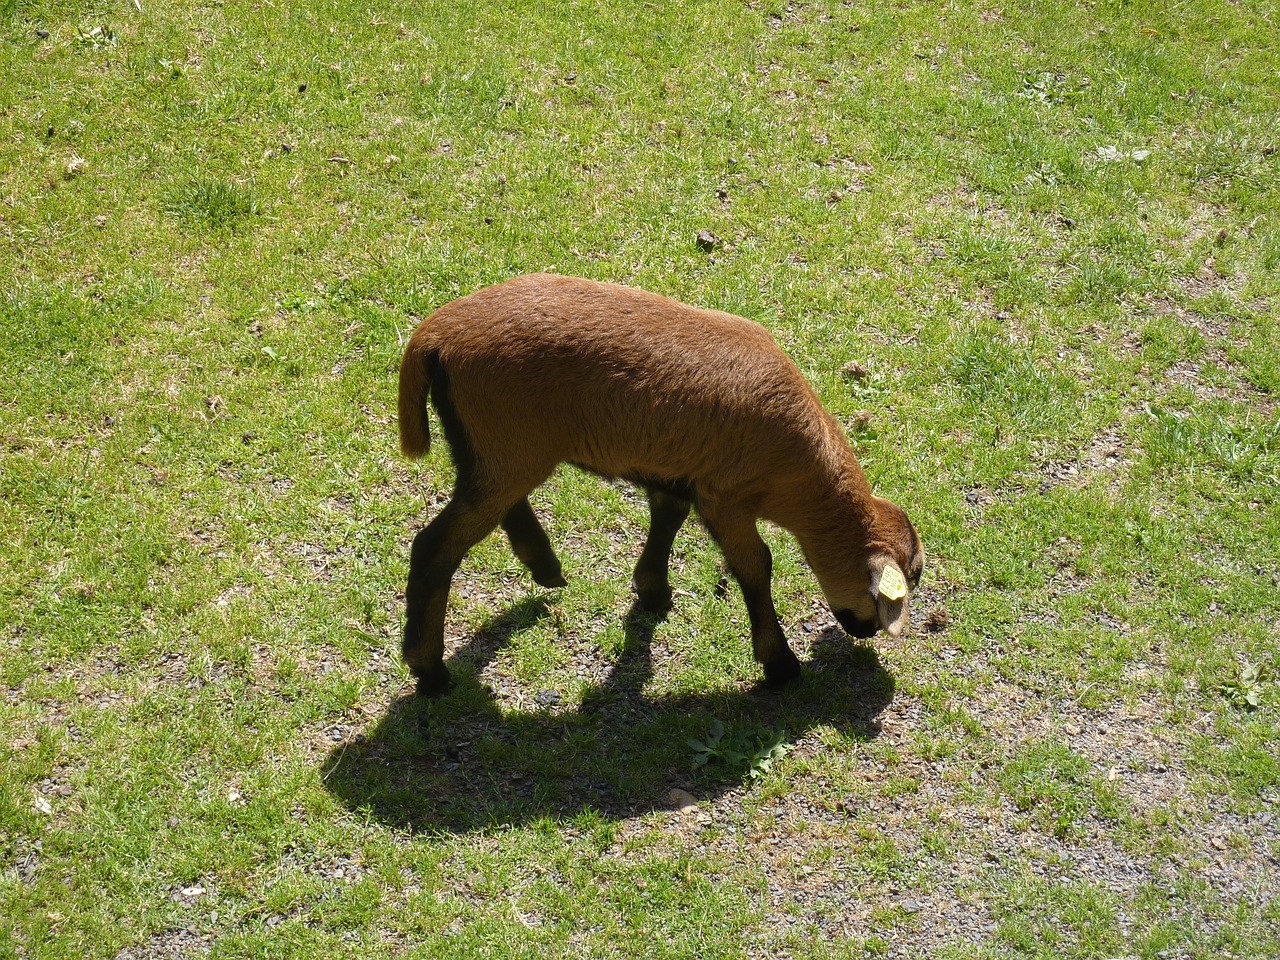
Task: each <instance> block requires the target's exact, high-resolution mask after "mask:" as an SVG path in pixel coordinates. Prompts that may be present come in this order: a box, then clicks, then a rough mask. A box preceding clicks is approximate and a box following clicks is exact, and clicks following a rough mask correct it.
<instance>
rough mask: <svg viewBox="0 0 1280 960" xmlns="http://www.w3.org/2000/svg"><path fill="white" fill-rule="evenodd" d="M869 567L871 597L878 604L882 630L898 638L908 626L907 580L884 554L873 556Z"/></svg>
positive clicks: (877, 613) (877, 612)
mask: <svg viewBox="0 0 1280 960" xmlns="http://www.w3.org/2000/svg"><path fill="white" fill-rule="evenodd" d="M868 566H869V567H870V570H871V596H872V597H873V598H874V599H875V602H876V615H877V616H878V617H879V618H880V628H881V629H882V630H884V632H885V633H887V634H889V636H891V637H896V636H897V635H898V634H900V633H902V628H903V627H905V626H906V625H907V619H908V611H907V578H906V577H904V576H903V575H902V570H901V568H900V567H899V566H898V565H897V564H896V563H895V562H894V561H893V559H892V558H891V557H889V556H888V555H886V554H883V553H879V554H876V555H875V556H873V557H872V558H871V561H870V563H869V564H868Z"/></svg>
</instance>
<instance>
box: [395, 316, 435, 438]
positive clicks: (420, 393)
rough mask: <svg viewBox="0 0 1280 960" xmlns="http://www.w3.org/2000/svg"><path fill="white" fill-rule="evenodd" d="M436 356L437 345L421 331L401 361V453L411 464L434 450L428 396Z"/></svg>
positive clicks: (405, 351)
mask: <svg viewBox="0 0 1280 960" xmlns="http://www.w3.org/2000/svg"><path fill="white" fill-rule="evenodd" d="M435 356H436V350H435V344H434V343H431V342H430V338H429V337H428V336H427V335H426V331H425V330H423V328H422V327H419V328H418V329H417V330H415V331H414V333H413V336H412V337H410V338H409V344H408V346H406V347H405V348H404V357H403V358H402V359H401V361H400V404H399V406H400V450H401V451H402V452H403V453H404V455H405V456H406V457H408V458H410V459H411V460H417V459H419V458H421V457H425V456H426V455H427V451H428V450H430V449H431V431H430V428H429V427H428V421H427V394H428V393H430V392H431V368H432V366H434V363H433V361H434V359H435Z"/></svg>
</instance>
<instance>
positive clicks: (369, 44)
mask: <svg viewBox="0 0 1280 960" xmlns="http://www.w3.org/2000/svg"><path fill="white" fill-rule="evenodd" d="M1277 14H1278V11H1277V10H1276V8H1275V6H1274V4H1270V3H1261V4H1256V3H1255V4H1229V3H1222V2H1217V0H1188V2H1186V3H1182V4H1179V5H1176V6H1170V7H1167V8H1157V7H1137V6H1134V5H1130V4H1127V3H1119V2H1098V3H1091V4H1064V5H1046V4H1022V5H1019V6H1018V7H1017V8H1009V6H1008V5H1005V6H1003V7H995V6H991V5H986V4H982V3H970V2H965V0H961V2H956V3H950V4H945V5H943V4H934V3H928V4H918V5H915V6H911V5H896V6H895V5H887V6H886V5H883V4H880V5H876V4H866V3H859V2H850V3H834V2H831V3H828V2H813V3H795V4H782V3H779V2H770V0H760V2H754V0H753V2H747V3H743V2H737V0H732V2H731V0H697V2H681V3H673V4H640V5H636V4H610V3H605V2H597V3H580V4H576V5H574V6H573V8H572V10H567V9H566V10H558V9H556V10H552V9H550V8H547V9H544V8H541V7H537V8H535V7H534V6H533V5H526V4H514V3H500V4H488V5H475V4H471V3H466V2H463V3H451V4H436V3H432V2H428V3H426V4H416V5H411V4H403V3H394V2H393V3H390V4H383V5H381V6H379V7H378V8H377V9H374V8H370V7H365V6H352V5H350V4H338V3H318V4H310V5H284V6H281V5H278V4H277V5H270V4H248V3H241V2H236V0H227V2H224V3H217V4H204V5H197V4H188V3H174V4H167V5H166V4H147V3H143V4H141V8H139V5H137V4H134V3H128V2H123V0H104V2H99V3H95V4H90V5H88V6H86V5H83V4H70V3H64V2H60V0H48V2H26V0H7V2H6V0H0V35H2V36H3V43H0V278H2V279H0V369H2V370H3V371H4V377H3V387H0V527H2V528H3V529H4V530H5V536H4V538H3V540H2V541H0V651H2V652H0V687H3V689H4V693H5V695H4V698H3V700H2V701H0V915H3V916H5V917H6V918H7V919H8V920H9V922H8V923H6V924H0V957H11V956H12V957H41V958H50V960H52V958H60V957H76V958H81V957H104V958H116V960H127V958H136V960H141V958H148V960H150V958H169V957H192V956H204V955H209V956H212V957H225V956H241V955H255V956H257V955H263V956H265V955H272V956H288V957H299V958H306V957H317V956H331V955H352V954H358V955H361V956H368V957H416V956H424V957H425V956H473V955H475V956H480V955H486V956H501V957H520V956H537V957H546V956H551V957H558V956H575V957H577V956H601V957H610V956H653V957H686V956H698V957H757V956H759V957H764V956H792V957H805V958H810V957H811V958H819V957H822V958H826V957H833V958H834V957H875V956H888V955H899V956H918V957H926V956H928V957H934V956H937V957H948V958H961V957H963V958H995V957H1042V956H1044V957H1047V956H1053V957H1082V958H1083V957H1118V956H1132V957H1142V958H1155V957H1205V958H1209V957H1220V956H1227V955H1231V956H1238V957H1263V956H1273V955H1275V954H1276V953H1277V952H1280V942H1278V940H1277V936H1276V932H1275V931H1276V930H1277V929H1280V907H1278V906H1277V901H1276V892H1277V885H1276V880H1275V875H1276V871H1275V861H1276V857H1277V855H1280V830H1278V829H1277V822H1278V821H1277V815H1278V814H1277V808H1276V804H1277V802H1278V798H1280V764H1278V763H1277V760H1276V751H1275V743H1276V742H1277V737H1278V736H1280V693H1278V692H1277V686H1276V677H1277V676H1278V675H1280V657H1278V656H1277V652H1276V651H1277V638H1278V635H1277V628H1276V624H1277V622H1280V601H1278V600H1277V597H1280V552H1278V551H1277V549H1276V544H1277V542H1280V507H1278V506H1277V498H1276V496H1275V491H1276V489H1277V484H1278V483H1280V441H1278V439H1277V438H1278V437H1280V414H1278V412H1277V406H1276V392H1277V390H1278V389H1280V361H1277V358H1278V357H1280V326H1277V323H1276V309H1277V302H1278V301H1277V296H1278V294H1280V223H1278V222H1277V218H1276V214H1275V211H1276V210H1277V209H1280V152H1277V147H1280V124H1278V122H1277V118H1276V113H1275V102H1276V96H1277V94H1278V93H1280V80H1277V77H1278V76H1280V73H1278V70H1280V59H1278V58H1277V54H1276V52H1275V46H1274V42H1273V34H1274V23H1275V20H1276V17H1277ZM700 230H708V231H711V232H712V233H714V234H715V235H717V236H718V237H720V238H722V240H723V243H722V245H721V246H719V247H718V248H716V249H714V250H711V251H708V250H705V249H703V248H702V247H701V246H700V245H699V244H698V242H697V241H696V235H697V233H698V231H700ZM533 270H555V271H559V272H563V273H574V274H580V275H586V276H591V277H594V278H597V279H603V280H616V281H622V282H627V283H630V284H633V285H637V286H642V287H647V288H650V289H653V290H656V291H658V292H662V293H665V294H669V295H672V296H676V297H679V298H681V299H683V300H686V301H689V302H694V303H698V304H702V305H706V306H713V307H718V308H722V309H727V310H730V311H733V312H736V313H741V314H744V315H746V316H750V317H752V318H755V319H757V320H759V321H760V322H762V323H764V324H765V325H766V326H768V327H769V328H770V329H771V330H772V331H773V332H774V334H775V336H776V337H777V338H778V340H779V342H780V343H782V344H783V346H784V347H785V348H786V349H787V350H788V352H789V353H790V354H791V355H792V356H793V357H794V358H795V360H796V362H797V363H798V364H799V365H800V367H801V368H802V369H803V370H804V371H805V373H806V375H807V376H808V377H809V378H810V379H811V381H812V382H813V383H814V385H815V387H816V388H817V389H818V391H819V392H820V394H821V395H822V397H823V399H824V401H825V402H826V403H827V405H828V407H829V408H830V409H831V410H832V411H833V413H835V414H836V416H837V417H839V418H840V419H841V420H842V421H844V422H846V423H848V424H849V426H850V431H851V435H852V437H853V439H854V442H855V446H856V448H857V450H858V452H859V456H860V458H861V460H862V462H863V464H864V466H865V467H866V469H867V472H868V473H869V475H870V476H871V478H872V481H873V484H874V485H875V487H876V489H877V491H878V492H880V493H882V494H884V495H886V496H890V497H892V498H893V499H895V500H897V501H898V502H900V503H902V504H903V505H904V506H905V507H906V508H907V509H908V510H909V511H910V513H911V515H912V517H913V519H914V520H915V521H916V523H917V525H918V526H919V527H920V529H921V532H922V534H923V536H924V539H925V542H926V546H927V549H928V554H929V564H928V568H927V571H926V578H925V581H924V586H923V588H922V593H921V595H920V597H919V599H918V602H917V603H916V606H915V611H916V613H915V621H914V624H913V629H912V630H911V631H910V634H909V635H907V636H904V637H903V638H902V639H901V640H899V641H889V640H887V639H885V638H883V637H882V638H880V639H879V640H877V642H876V646H875V648H874V649H872V648H871V647H867V646H854V645H851V644H850V643H849V642H848V641H847V640H845V639H843V638H842V637H841V636H840V635H839V634H838V632H837V631H835V630H834V629H833V625H832V624H831V622H830V620H829V619H828V618H827V615H826V613H825V610H824V609H821V608H820V607H818V606H816V605H815V604H814V602H813V601H814V598H815V597H816V596H817V593H818V592H817V586H816V584H815V582H814V581H813V579H812V576H811V575H810V574H809V573H808V571H807V568H806V567H805V566H804V564H803V563H802V561H801V559H800V557H799V554H798V551H797V550H796V549H795V546H794V544H793V543H792V542H791V541H790V540H789V539H788V538H787V537H785V536H783V535H781V534H777V533H770V542H771V544H772V546H773V548H774V555H775V591H776V594H777V602H778V607H779V611H780V613H781V615H782V618H783V621H784V625H785V626H786V628H787V631H788V634H789V636H790V637H791V638H792V640H793V645H794V646H795V647H796V649H797V651H798V652H799V653H800V655H801V657H802V659H803V660H804V661H805V662H806V664H807V670H806V676H805V679H804V680H803V681H802V682H801V684H800V685H799V686H798V687H797V688H795V689H794V690H792V691H789V692H787V693H784V694H782V695H780V696H771V695H766V694H764V693H762V692H760V691H758V690H757V688H756V681H757V679H758V669H757V667H756V666H755V664H754V663H753V662H752V661H751V656H750V650H749V644H748V642H747V638H746V615H745V611H744V610H743V608H742V604H741V600H740V598H739V597H738V596H737V594H736V592H734V591H733V590H730V591H729V592H727V593H724V594H722V593H721V592H719V591H717V590H716V589H715V584H716V582H717V580H718V579H719V577H720V575H721V569H720V560H719V557H718V555H717V554H716V552H715V550H714V548H713V547H712V546H711V545H710V544H709V543H708V541H707V538H706V537H705V535H703V534H702V533H701V532H699V531H698V530H696V529H695V528H693V527H692V526H691V527H690V529H689V530H687V531H686V532H684V533H683V534H682V535H681V537H680V539H679V540H678V542H677V546H676V560H675V569H674V572H673V580H674V586H675V587H676V589H677V591H678V595H677V604H676V609H675V611H674V612H673V614H672V615H671V616H670V617H669V618H668V619H667V620H666V621H665V622H661V623H655V622H652V621H648V620H645V619H643V618H637V617H634V616H631V615H630V614H629V608H630V596H629V594H628V592H627V589H626V584H627V580H628V576H629V570H630V566H631V563H632V558H633V557H634V556H635V554H636V552H637V551H638V547H639V535H640V532H641V530H642V528H643V523H644V508H643V503H642V501H641V500H640V499H639V498H638V497H636V496H635V495H634V493H633V492H631V491H629V490H628V489H627V488H625V487H624V486H620V485H607V484H602V483H601V482H600V481H598V480H596V479H594V478H591V477H587V476H583V475H581V474H578V473H575V472H573V471H570V470H565V471H562V472H561V473H559V474H557V476H556V477H555V478H554V479H553V481H552V482H551V483H550V484H549V485H548V486H547V487H545V488H544V489H543V490H541V491H540V492H539V493H538V494H537V495H536V497H535V500H534V502H535V508H536V509H537V510H538V511H539V512H540V514H541V515H542V516H543V517H545V518H546V523H547V526H548V529H549V531H550V532H551V535H552V538H553V540H554V541H555V542H556V543H557V545H558V547H559V549H560V553H561V556H562V558H563V559H564V560H565V564H566V573H567V575H568V577H569V580H570V586H569V587H568V588H567V589H565V590H562V591H558V592H554V593H544V592H542V591H540V590H537V589H536V588H534V587H533V585H532V584H531V582H530V581H529V579H528V577H527V575H526V574H525V573H524V572H523V571H522V569H521V568H520V567H519V565H518V564H517V562H516V561H515V560H514V559H513V558H512V557H511V556H510V553H509V551H508V549H507V547H506V545H505V543H504V542H503V541H502V540H501V538H500V537H495V538H491V539H490V540H489V541H486V542H485V543H484V544H482V545H481V546H480V547H479V548H477V549H476V550H475V551H474V552H473V553H472V555H471V557H470V558H469V559H468V561H467V562H466V564H465V565H464V567H463V570H462V572H461V573H460V575H459V578H458V581H457V584H456V586H457V589H456V590H455V594H454V597H453V603H452V606H451V611H450V620H449V626H448V633H449V636H450V650H451V657H452V661H451V663H452V666H453V669H454V672H455V674H456V676H457V677H458V680H459V683H458V689H457V690H456V691H455V692H454V693H453V694H452V695H451V696H450V697H448V698H446V699H444V700H441V701H439V702H434V703H430V704H417V703H414V702H412V700H410V699H409V698H408V694H409V692H410V690H411V684H410V682H409V679H408V677H407V675H406V673H405V671H404V669H403V667H402V665H401V664H400V662H399V659H398V653H397V647H398V632H399V627H400V618H401V615H402V612H401V599H400V597H401V591H402V588H403V583H404V579H405V575H406V572H407V547H408V543H409V540H410V538H411V537H412V535H413V532H414V531H415V530H416V529H417V528H418V526H419V525H421V524H422V523H423V522H424V521H425V519H426V518H427V517H429V516H430V515H432V514H433V513H434V511H436V510H438V509H439V507H440V505H441V504H442V502H443V498H444V496H445V495H446V494H447V491H448V489H449V486H450V478H451V468H450V466H449V463H448V459H447V454H446V452H445V451H444V449H443V445H438V446H437V449H435V450H434V451H433V453H432V455H431V457H430V458H429V459H428V460H427V461H426V462H425V463H423V464H422V465H416V464H407V463H405V462H404V461H403V460H402V459H401V458H400V457H399V456H398V454H397V446H396V436H395V417H394V410H393V405H394V400H393V397H394V388H395V371H396V366H397V363H398V358H399V354H400V350H401V347H402V345H403V342H404V338H405V336H406V335H407V333H408V331H409V330H410V329H411V328H412V325H413V324H414V322H415V321H416V319H417V318H419V317H421V316H423V315H425V314H426V313H428V312H429V311H430V310H431V309H433V308H434V307H436V306H438V305H439V304H441V303H444V302H446V301H447V300H449V299H452V298H454V297H456V296H458V295H461V294H463V293H466V292H469V291H471V290H473V289H475V288H477V287H480V286H482V285H484V284H487V283H490V282H494V281H497V280H501V279H504V278H506V277H509V276H511V275H514V274H516V273H521V272H526V271H533ZM850 361H857V362H859V363H860V364H862V365H863V366H864V367H865V368H866V370H867V371H868V375H867V376H866V377H863V378H861V379H856V380H850V379H848V378H847V377H846V376H844V375H843V374H842V368H844V367H845V365H846V364H848V363H849V362H850ZM864 411H869V415H868V414H867V413H865V412H864ZM715 729H723V730H724V731H726V733H725V737H724V743H725V744H728V745H729V746H728V747H724V746H723V745H722V744H718V745H717V749H723V750H724V751H728V753H726V754H725V755H726V756H728V754H729V753H732V756H731V757H729V759H730V760H732V761H733V762H719V761H717V762H709V763H706V764H700V765H697V769H695V761H696V760H697V758H698V756H699V754H698V752H697V751H695V749H694V748H693V747H692V746H690V741H691V740H695V741H698V742H700V743H703V744H706V743H707V737H708V731H712V730H715ZM782 731H786V734H785V737H786V742H785V743H782V742H781V741H779V740H778V737H779V736H781V732H782ZM735 737H736V738H737V739H736V740H735V739H734V738H735ZM752 738H755V739H752ZM738 741H741V743H742V744H745V747H743V749H738V748H737V747H735V746H734V744H735V743H737V742H738ZM775 745H781V746H782V747H784V748H785V749H782V750H778V751H776V752H773V753H771V756H770V762H769V763H768V764H763V763H760V762H758V761H759V760H760V756H761V755H762V754H760V753H759V751H762V750H764V748H765V747H769V748H772V747H773V746H775ZM730 748H732V749H730ZM752 751H756V752H755V753H753V752H752ZM739 754H741V756H739ZM738 761H741V762H738ZM673 789H680V790H685V791H689V792H691V793H693V794H694V796H695V797H696V798H697V799H698V801H699V803H698V806H697V808H696V809H694V810H688V811H684V812H679V811H677V810H673V809H671V808H672V807H673V806H675V804H673V803H672V802H671V801H670V800H669V799H668V795H669V793H670V791H672V790H673Z"/></svg>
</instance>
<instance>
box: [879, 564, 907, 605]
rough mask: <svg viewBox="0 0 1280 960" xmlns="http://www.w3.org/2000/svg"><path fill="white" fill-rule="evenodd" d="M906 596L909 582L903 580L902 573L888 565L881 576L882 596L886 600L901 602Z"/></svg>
mask: <svg viewBox="0 0 1280 960" xmlns="http://www.w3.org/2000/svg"><path fill="white" fill-rule="evenodd" d="M906 595H907V581H906V580H904V579H903V578H902V571H901V570H899V569H898V568H897V567H895V566H892V565H886V566H885V568H884V570H883V571H882V572H881V574H880V596H882V597H884V598H885V599H886V600H901V599H902V598H903V597H905V596H906Z"/></svg>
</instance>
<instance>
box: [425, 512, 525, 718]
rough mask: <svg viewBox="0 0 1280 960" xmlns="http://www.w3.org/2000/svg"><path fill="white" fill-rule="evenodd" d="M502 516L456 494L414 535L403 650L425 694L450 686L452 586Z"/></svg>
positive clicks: (439, 691) (441, 690)
mask: <svg viewBox="0 0 1280 960" xmlns="http://www.w3.org/2000/svg"><path fill="white" fill-rule="evenodd" d="M501 515H502V513H501V509H500V508H497V507H495V506H494V505H493V504H491V503H488V504H487V503H481V504H468V503H465V502H464V501H463V500H461V499H460V498H459V497H458V496H457V495H455V496H454V498H453V499H452V500H450V501H449V502H448V503H447V504H446V505H445V508H444V509H443V510H442V511H440V514H439V515H438V516H437V517H436V518H435V519H434V520H432V521H431V522H430V523H429V524H427V526H426V527H425V528H424V529H423V530H422V531H421V532H419V533H418V535H417V536H416V537H414V540H413V548H412V550H411V552H410V554H409V584H408V586H407V587H406V589H405V625H404V642H403V646H402V651H403V655H404V661H405V664H406V665H407V666H408V667H409V669H410V671H412V673H413V675H414V676H415V677H417V678H418V693H419V694H421V695H425V696H437V695H439V694H442V693H445V692H447V691H448V689H449V686H450V683H451V681H450V678H449V670H448V668H447V667H446V666H445V665H444V619H445V611H446V609H447V607H448V603H449V585H450V583H451V582H452V581H453V575H454V573H456V572H457V569H458V566H459V564H461V563H462V558H463V557H464V556H465V555H466V553H467V551H468V550H470V549H471V548H472V547H473V546H475V544H477V543H479V542H480V541H481V540H482V539H484V537H485V536H486V535H487V534H488V533H489V531H490V530H492V529H493V528H494V527H495V526H497V523H498V518H499V517H500V516H501Z"/></svg>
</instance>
